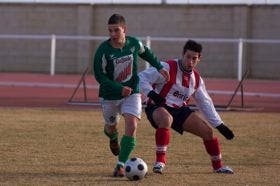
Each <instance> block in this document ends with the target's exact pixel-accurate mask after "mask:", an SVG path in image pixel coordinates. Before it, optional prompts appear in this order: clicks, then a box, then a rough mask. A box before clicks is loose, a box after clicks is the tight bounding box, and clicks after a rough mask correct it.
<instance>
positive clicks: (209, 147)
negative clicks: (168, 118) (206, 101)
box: [183, 112, 233, 174]
mask: <svg viewBox="0 0 280 186" xmlns="http://www.w3.org/2000/svg"><path fill="white" fill-rule="evenodd" d="M183 130H184V131H187V132H190V133H192V134H194V135H196V136H199V137H201V138H202V139H203V142H204V146H205V149H206V151H207V153H208V154H209V155H210V157H211V162H212V167H213V170H214V172H217V173H231V174H232V173H233V171H232V170H231V169H230V168H229V167H223V166H222V155H221V150H220V144H219V140H218V138H217V137H215V136H214V135H213V130H212V128H211V127H210V126H209V124H208V123H207V122H206V121H205V120H204V119H203V118H202V117H201V116H199V115H198V114H197V113H196V112H193V113H192V114H190V116H189V117H188V118H187V119H186V120H185V122H184V124H183Z"/></svg>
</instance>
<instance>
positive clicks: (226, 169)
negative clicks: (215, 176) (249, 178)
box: [214, 166, 234, 174]
mask: <svg viewBox="0 0 280 186" xmlns="http://www.w3.org/2000/svg"><path fill="white" fill-rule="evenodd" d="M214 173H221V174H233V173H234V172H233V170H232V169H231V168H230V167H228V166H225V167H221V168H219V169H217V170H214Z"/></svg>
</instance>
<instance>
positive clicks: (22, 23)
mask: <svg viewBox="0 0 280 186" xmlns="http://www.w3.org/2000/svg"><path fill="white" fill-rule="evenodd" d="M113 13H120V14H123V15H124V16H125V17H126V20H127V24H128V35H133V36H137V37H139V39H141V40H142V41H143V43H144V44H146V45H148V46H149V47H150V48H151V49H152V50H153V51H154V53H155V54H156V55H157V56H158V58H159V59H161V60H166V59H169V58H177V57H180V56H181V52H182V47H183V45H184V43H185V41H186V40H187V39H196V40H198V41H199V42H201V43H202V44H203V46H204V49H203V61H202V62H201V63H200V65H199V66H198V69H199V70H200V72H201V75H203V76H204V77H207V78H228V79H239V80H240V79H241V76H242V74H243V73H244V72H245V71H246V70H249V74H248V77H247V78H248V79H264V80H280V73H279V69H280V63H279V62H280V61H279V60H280V35H279V33H280V21H279V17H280V1H279V0H207V1H206V0H195V1H194V0H185V1H183V0H137V1H136V0H134V1H133V0H103V1H102V0H0V17H1V19H0V25H1V27H0V72H28V73H43V74H51V75H54V74H81V73H82V72H84V70H85V69H86V68H87V67H90V68H91V63H92V58H93V56H94V54H95V50H96V47H97V46H98V45H99V44H100V42H101V41H103V40H104V39H106V38H107V37H108V31H107V20H108V18H109V17H110V16H111V15H112V14H113ZM144 68H146V64H145V62H143V63H139V70H143V69H144Z"/></svg>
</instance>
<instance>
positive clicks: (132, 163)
mask: <svg viewBox="0 0 280 186" xmlns="http://www.w3.org/2000/svg"><path fill="white" fill-rule="evenodd" d="M124 168H125V176H126V177H127V178H128V179H129V180H132V181H137V180H141V179H143V178H144V177H145V176H146V174H147V172H148V166H147V164H146V163H145V161H144V160H142V159H141V158H138V157H134V158H131V159H129V160H127V161H126V162H125V164H124Z"/></svg>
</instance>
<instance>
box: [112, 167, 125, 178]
mask: <svg viewBox="0 0 280 186" xmlns="http://www.w3.org/2000/svg"><path fill="white" fill-rule="evenodd" d="M124 172H125V170H124V166H123V165H120V164H118V165H117V166H116V168H115V169H114V173H113V175H114V177H124Z"/></svg>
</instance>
